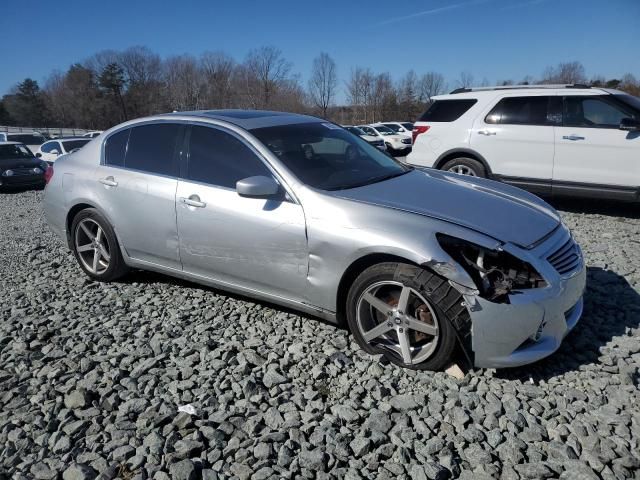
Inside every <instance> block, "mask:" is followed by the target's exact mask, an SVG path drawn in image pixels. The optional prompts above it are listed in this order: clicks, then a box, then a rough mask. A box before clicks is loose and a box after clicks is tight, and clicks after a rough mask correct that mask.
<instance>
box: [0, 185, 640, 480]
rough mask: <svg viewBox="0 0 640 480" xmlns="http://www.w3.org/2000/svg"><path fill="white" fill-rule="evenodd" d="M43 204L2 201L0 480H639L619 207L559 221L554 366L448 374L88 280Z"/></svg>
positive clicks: (627, 231)
mask: <svg viewBox="0 0 640 480" xmlns="http://www.w3.org/2000/svg"><path fill="white" fill-rule="evenodd" d="M41 197H42V193H41V192H23V193H16V194H3V195H0V246H1V250H0V252H1V253H0V300H1V302H0V478H2V477H3V476H4V477H6V478H18V479H21V478H24V479H26V478H36V479H54V478H63V479H65V480H71V479H73V480H80V479H92V478H96V477H97V478H100V479H108V478H115V477H119V478H122V479H132V478H135V479H145V478H153V479H158V480H160V479H168V478H174V479H185V480H186V479H200V478H203V479H216V478H230V477H234V478H239V479H267V478H294V477H295V478H346V479H358V478H389V479H391V478H410V479H436V478H437V479H445V478H462V479H484V478H504V479H517V478H523V479H534V478H536V479H537V478H562V479H599V478H603V479H623V478H640V460H639V457H638V453H639V452H640V446H639V439H640V398H639V394H638V393H639V392H638V380H639V373H640V372H639V366H640V328H639V323H640V296H639V295H638V291H640V270H639V268H638V265H639V259H640V235H638V234H639V232H640V219H638V215H636V214H635V213H634V211H635V210H633V209H630V208H625V209H623V208H622V207H621V208H620V211H622V212H623V213H624V216H615V215H619V213H617V212H616V209H617V207H615V206H614V207H612V211H613V213H612V211H609V210H605V211H595V212H594V211H589V212H588V213H581V212H584V210H580V209H579V208H575V207H572V209H573V210H574V211H573V212H570V211H565V212H563V216H564V218H565V220H566V222H567V223H568V224H569V225H570V226H571V227H572V229H573V231H574V234H575V236H576V237H577V239H578V240H579V241H580V243H581V244H582V246H583V250H584V253H585V255H586V258H587V260H588V264H589V282H588V291H587V299H586V310H585V315H584V318H583V320H582V322H581V323H580V324H579V325H578V327H577V330H576V331H575V332H573V333H572V334H571V335H570V336H569V337H567V339H566V341H565V343H564V345H563V347H562V348H561V350H560V351H559V352H558V353H557V354H556V355H554V356H552V357H551V358H549V359H547V360H545V361H542V362H540V363H538V364H536V365H533V366H530V367H527V368H520V369H516V370H508V371H497V372H496V371H494V370H486V371H475V372H470V373H468V374H467V375H466V377H465V378H464V380H461V381H459V380H455V379H453V378H451V377H449V376H447V375H446V374H444V373H416V372H412V371H406V370H401V369H399V368H397V367H395V366H393V365H389V364H382V363H380V361H379V359H378V358H374V357H370V356H368V355H366V354H364V353H363V352H361V351H360V350H359V349H358V348H357V346H356V344H355V343H354V342H353V341H352V339H351V338H350V337H349V335H348V334H347V333H346V332H345V331H342V330H339V329H336V328H334V327H332V326H330V325H326V324H323V323H321V322H319V321H313V320H311V319H309V318H306V317H303V316H300V315H297V314H295V313H291V312H288V311H283V310H280V309H276V308H272V307H270V306H267V305H262V304H257V303H253V302H250V301H247V300H246V299H242V298H239V297H234V296H228V295H225V294H223V293H221V292H217V291H214V290H212V289H208V288H204V287H201V286H197V285H193V284H189V283H185V282H181V281H178V280H174V279H171V278H168V277H163V276H160V275H153V274H148V273H140V272H138V273H133V274H131V275H130V276H128V277H127V278H126V279H125V280H124V281H122V282H119V283H114V284H109V285H103V284H99V283H94V282H92V281H89V280H88V279H87V278H86V277H85V276H84V275H83V273H82V272H81V270H80V268H79V267H78V266H77V265H76V263H75V261H74V259H73V257H72V255H71V254H70V253H69V252H68V251H67V250H66V248H65V247H64V246H62V245H61V244H60V243H59V242H58V240H57V239H55V238H54V237H53V235H52V234H51V233H49V231H48V229H47V227H46V225H45V223H44V220H43V217H42V214H41V209H40V200H41ZM614 214H615V215H614ZM186 405H190V406H191V407H192V408H193V409H194V412H192V413H193V414H190V413H186V412H183V411H178V408H179V407H181V406H182V407H184V406H186Z"/></svg>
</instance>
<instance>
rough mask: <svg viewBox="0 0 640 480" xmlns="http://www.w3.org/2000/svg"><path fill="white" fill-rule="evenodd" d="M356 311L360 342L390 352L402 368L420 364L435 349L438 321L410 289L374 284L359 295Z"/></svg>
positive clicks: (419, 295)
mask: <svg viewBox="0 0 640 480" xmlns="http://www.w3.org/2000/svg"><path fill="white" fill-rule="evenodd" d="M356 308H357V313H356V319H357V322H358V328H359V329H360V334H361V335H362V337H363V338H364V340H365V341H366V342H367V343H368V344H370V345H372V346H376V347H381V348H383V349H386V350H388V351H390V352H392V353H393V354H394V355H396V356H397V357H398V359H399V360H400V361H401V362H402V363H404V364H406V365H411V364H419V363H422V362H424V361H425V360H427V359H428V358H429V357H430V356H431V355H432V354H433V353H434V351H435V350H436V347H437V346H438V338H439V331H440V328H439V323H438V317H437V315H436V313H435V311H434V310H433V307H432V306H431V304H430V303H429V301H428V300H427V299H425V298H424V296H422V295H421V294H420V293H419V292H418V291H416V290H415V289H413V288H411V287H408V286H406V285H403V284H402V283H400V282H395V281H382V282H377V283H375V284H373V285H371V286H370V287H368V288H367V289H366V290H365V291H364V292H363V293H362V295H361V296H360V298H359V299H358V303H357V307H356Z"/></svg>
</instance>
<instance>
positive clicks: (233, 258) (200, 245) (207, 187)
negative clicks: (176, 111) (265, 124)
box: [176, 125, 308, 300]
mask: <svg viewBox="0 0 640 480" xmlns="http://www.w3.org/2000/svg"><path fill="white" fill-rule="evenodd" d="M187 143H188V152H189V153H188V158H187V160H186V165H185V167H184V170H183V179H181V180H180V181H179V182H178V191H177V195H176V211H177V217H178V232H179V236H180V258H181V259H182V264H183V268H184V270H185V272H188V273H192V274H195V275H200V276H203V277H207V278H210V279H212V280H214V281H218V282H223V283H227V284H232V285H239V286H242V287H244V288H250V289H256V290H259V291H262V292H265V293H268V294H270V295H277V296H282V297H285V298H289V299H294V300H295V299H299V298H301V297H302V295H303V292H304V289H305V286H306V277H307V266H308V260H307V237H306V225H305V218H304V212H303V210H302V207H301V206H300V204H298V203H297V202H296V201H294V200H293V199H292V198H290V197H289V196H288V195H286V194H285V191H284V189H283V191H282V195H281V196H279V197H278V198H272V199H264V198H246V197H241V196H240V195H238V194H237V193H236V190H235V187H236V182H237V181H238V180H241V179H244V178H247V177H252V176H261V175H263V176H272V177H274V178H276V176H275V175H274V174H273V172H272V170H271V169H270V167H268V166H267V164H266V163H265V162H264V160H263V159H262V158H261V157H260V155H259V154H258V153H257V152H256V151H255V150H254V149H253V148H252V147H251V146H250V145H249V144H248V143H246V142H245V141H244V140H243V139H242V138H241V137H240V136H239V135H237V134H236V133H234V132H231V131H228V130H226V129H224V128H216V127H213V126H200V125H193V126H192V127H191V128H190V132H189V134H188V140H187ZM279 183H280V184H281V185H282V182H279Z"/></svg>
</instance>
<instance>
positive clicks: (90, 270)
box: [71, 208, 128, 282]
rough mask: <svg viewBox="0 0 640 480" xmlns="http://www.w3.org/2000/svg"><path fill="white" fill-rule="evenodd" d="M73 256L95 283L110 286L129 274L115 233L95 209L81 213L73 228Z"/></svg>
mask: <svg viewBox="0 0 640 480" xmlns="http://www.w3.org/2000/svg"><path fill="white" fill-rule="evenodd" d="M71 232H72V238H73V253H74V255H75V257H76V260H78V263H79V264H80V267H82V269H83V270H84V272H85V273H86V274H87V275H88V276H89V277H91V278H92V279H94V280H98V281H100V282H110V281H112V280H116V279H118V278H120V277H122V276H123V275H124V274H125V273H127V270H128V268H127V266H126V264H125V263H124V259H123V258H122V254H121V253H120V248H119V247H118V243H117V240H116V235H115V232H114V231H113V228H112V227H111V225H110V224H109V222H108V221H107V220H106V219H105V218H104V217H103V216H102V215H100V213H99V212H98V211H97V210H96V209H94V208H88V209H86V210H82V211H81V212H80V213H78V214H77V215H76V216H75V218H74V219H73V222H72V224H71Z"/></svg>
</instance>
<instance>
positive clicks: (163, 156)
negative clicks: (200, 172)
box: [124, 123, 181, 177]
mask: <svg viewBox="0 0 640 480" xmlns="http://www.w3.org/2000/svg"><path fill="white" fill-rule="evenodd" d="M180 129H181V125H179V124H175V123H154V124H151V125H141V126H139V127H133V128H132V129H131V132H130V133H129V142H128V144H127V152H126V154H125V159H124V166H125V167H126V168H132V169H135V170H142V171H143V172H149V173H157V174H160V175H168V176H172V177H176V176H178V170H179V168H178V159H177V155H176V145H177V140H178V134H179V133H180Z"/></svg>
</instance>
